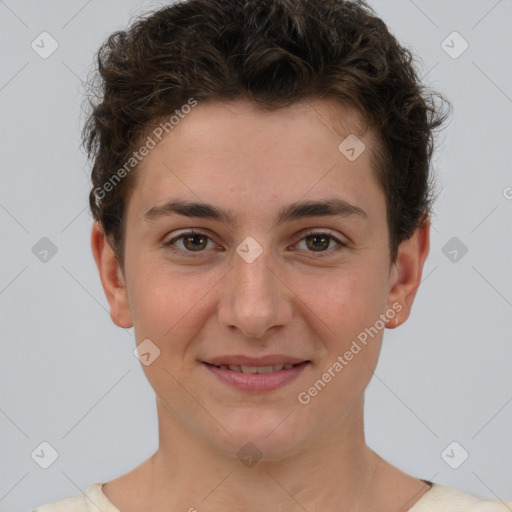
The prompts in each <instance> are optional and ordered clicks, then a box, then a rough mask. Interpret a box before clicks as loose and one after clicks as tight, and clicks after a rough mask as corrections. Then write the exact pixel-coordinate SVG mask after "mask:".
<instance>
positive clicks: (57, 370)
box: [0, 0, 512, 512]
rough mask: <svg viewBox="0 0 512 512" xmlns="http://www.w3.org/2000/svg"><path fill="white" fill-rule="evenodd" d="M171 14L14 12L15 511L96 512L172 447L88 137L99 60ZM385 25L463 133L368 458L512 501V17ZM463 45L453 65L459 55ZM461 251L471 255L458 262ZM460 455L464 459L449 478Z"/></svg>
mask: <svg viewBox="0 0 512 512" xmlns="http://www.w3.org/2000/svg"><path fill="white" fill-rule="evenodd" d="M162 4H163V2H149V1H146V2H142V1H134V0H130V1H126V0H124V1H121V0H108V1H103V2H100V1H99V0H89V1H88V2H87V1H84V0H73V1H64V0H53V1H38V2H36V1H35V0H32V1H28V0H26V1H16V0H5V1H3V0H0V38H1V48H2V51H1V55H0V59H1V63H0V73H1V75H0V109H1V114H0V115H1V120H2V134H1V138H0V141H1V155H2V161H1V173H2V186H1V188H0V223H1V232H2V241H3V242H2V243H1V244H0V253H1V274H0V311H1V325H0V332H1V336H2V338H1V343H2V345H1V357H0V390H1V397H0V429H1V436H0V446H1V455H0V457H1V461H0V471H1V473H0V511H14V512H16V511H22V510H28V509H30V508H31V507H35V506H36V505H41V504H43V503H47V502H49V501H52V500H55V499H58V498H62V497H65V496H71V495H76V494H79V493H80V492H82V491H83V490H85V489H86V488H87V487H88V486H89V484H90V483H92V482H94V481H107V480H110V479H112V478H114V477H116V476H118V475H120V474H123V473H126V472H127V471H129V470H131V469H133V468H134V467H135V466H137V465H139V464H140V463H141V462H142V461H143V460H145V459H146V458H148V457H149V456H150V455H151V454H152V453H153V452H154V451H155V450H156V448H157V445H158V437H157V421H156V408H155V401H154V394H153V391H152V389H151V388H150V386H149V384H148V383H147V381H146V379H145V377H144V374H143V372H142V370H141V367H140V363H139V361H138V360H137V359H136V358H135V357H134V355H133V353H132V350H133V349H134V347H135V340H134V339H133V334H132V330H126V331H125V330H123V329H120V328H118V327H116V326H115V325H114V324H113V323H112V322H111V320H110V317H109V314H108V305H107V301H106V299H105V297H104V294H103V290H102V288H101V285H100V280H99V277H98V274H97V270H96V267H95V264H94V261H93V258H92V254H91V250H90V245H89V239H90V227H91V223H92V219H91V216H90V214H89V212H88V208H87V194H88V191H89V178H88V174H87V172H88V166H87V162H86V160H85V156H84V155H83V153H82V152H81V151H80V150H79V135H80V127H81V123H82V119H83V116H82V115H81V113H80V109H81V101H82V99H83V98H82V96H81V87H82V83H81V80H83V79H84V78H85V77H86V76H87V72H88V69H89V66H90V64H91V62H92V59H93V55H94V52H95V51H96V49H97V48H98V47H99V45H100V43H101V42H102V41H103V40H104V38H105V37H106V36H107V35H108V34H110V33H111V32H112V31H114V30H116V29H121V28H123V27H125V26H126V25H127V23H128V22H129V20H130V19H131V17H132V16H133V15H136V14H139V13H142V12H144V11H146V10H147V9H149V8H152V7H156V6H158V5H162ZM371 5H373V6H374V7H375V9H376V10H377V13H378V14H379V15H380V16H381V17H382V18H383V19H384V21H385V22H386V23H387V24H388V26H389V27H390V29H391V31H392V32H394V33H395V34H397V35H398V37H399V39H400V41H401V42H403V43H404V44H406V45H407V46H409V47H410V48H411V49H412V51H413V52H414V53H415V54H417V55H419V56H420V57H421V60H420V61H419V66H420V69H421V70H422V75H424V76H425V81H426V82H427V84H428V85H430V86H432V87H434V88H436V89H438V90H440V91H442V92H443V93H445V94H446V95H447V96H448V97H449V98H450V99H451V101H452V102H453V105H454V115H453V117H452V120H451V123H450V125H449V126H448V128H447V129H446V130H445V131H444V132H443V134H442V135H441V137H440V139H439V143H440V147H439V150H438V151H437V153H436V157H435V162H434V168H435V169H436V170H437V173H438V181H439V185H438V190H440V191H441V193H440V196H439V199H438V202H437V206H436V209H435V212H436V214H435V217H434V219H433V228H434V229H433V231H432V247H431V253H430V256H429V258H428V260H427V263H426V268H425V271H424V282H423V284H422V286H421V288H420V291H419V293H418V296H417V299H416V304H415V307H414V308H413V312H412V316H411V318H410V319H409V320H408V322H407V323H406V324H405V325H404V326H402V327H400V328H399V329H397V330H396V331H386V335H385V343H384V347H383V351H382V357H381V360H380V362H379V365H378V367H377V371H376V375H375V377H374V379H373V381H372V383H371V384H370V387H369V389H368V392H367V399H366V404H367V407H366V435H367V441H368V444H369V445H370V447H372V448H373V449H374V450H375V451H377V452H378V453H379V454H381V455H382V456H383V457H384V458H386V459H388V460H389V461H390V462H391V463H393V464H395V465H396V466H398V467H399V468H401V469H402V470H404V471H406V472H409V473H411V474H413V475H415V476H417V477H420V478H425V479H433V480H434V481H436V482H439V483H443V484H446V485H451V486H454V487H458V488H460V489H462V490H465V491H466V492H470V493H473V494H476V495H479V496H481V497H487V498H495V497H497V496H498V497H501V498H503V499H511V498H512V471H511V461H512V440H511V432H512V428H511V427H512V404H511V402H512V372H511V362H512V342H511V341H512V340H511V334H512V314H511V313H512V271H511V261H512V237H511V236H510V234H511V233H512V229H511V228H512V200H511V199H510V198H511V197H512V188H507V187H512V173H511V171H510V147H511V144H512V142H511V140H510V139H511V135H512V132H511V128H510V118H511V115H512V77H511V63H512V55H511V54H512V36H511V30H510V24H511V21H512V2H511V1H510V0H501V1H496V0H485V1H484V0H478V1H476V0H473V1H462V0H458V1H451V2H444V1H441V0H435V1H434V0H429V1H426V0H424V1H420V0H416V1H415V2H413V1H412V0H395V1H389V0H387V1H385V2H384V1H383V0H380V1H377V0H375V1H373V2H371ZM43 31H47V32H49V33H50V34H51V36H52V37H53V38H54V39H55V40H56V41H57V42H58V45H59V46H58V49H57V50H56V51H55V52H54V53H53V54H52V55H51V56H49V57H48V58H47V59H43V58H41V57H40V56H39V55H38V54H37V53H36V52H35V51H34V50H33V49H32V48H31V42H32V41H33V40H35V39H36V38H37V37H38V35H39V34H40V33H41V32H43ZM453 31H457V32H459V33H460V34H461V36H462V37H463V38H464V39H465V40H466V41H467V42H468V44H469V47H468V49H467V50H466V51H465V52H464V53H462V54H461V55H460V56H458V58H453V56H450V55H448V53H446V51H445V50H444V49H443V47H442V46H441V43H442V41H443V40H445V39H446V38H447V36H449V34H451V33H452V32H453ZM38 40H40V39H36V42H37V41H38ZM451 40H453V43H452V42H451ZM447 41H448V44H449V45H450V46H452V47H453V48H452V49H451V50H450V51H451V52H452V54H453V52H458V51H459V50H460V49H461V48H462V46H461V43H462V42H461V41H460V40H457V39H453V36H451V38H448V40H447ZM47 43H48V42H47ZM45 48H46V49H48V48H49V43H48V44H45ZM507 197H508V198H507ZM43 237H47V238H48V239H50V240H51V242H52V243H53V244H54V245H55V246H56V248H57V253H56V254H55V255H53V256H51V253H49V254H48V256H47V261H46V262H43V261H40V259H39V257H42V255H41V254H40V255H39V257H36V254H34V252H33V250H32V248H33V247H34V246H35V245H36V244H37V243H38V241H39V240H40V239H41V238H43ZM452 237H457V238H458V240H459V241H456V242H455V243H456V244H458V245H459V247H458V248H457V247H456V246H453V247H452V246H451V245H449V246H448V248H447V249H445V251H444V252H443V247H445V245H446V244H447V243H448V241H449V240H450V239H451V238H452ZM452 243H453V242H452ZM461 243H463V244H464V245H465V246H466V247H467V249H468V251H467V253H466V254H465V255H463V256H462V257H461V254H462V252H461V250H460V244H461ZM38 247H39V246H36V248H38ZM454 247H455V249H456V250H457V251H458V252H457V258H458V261H451V259H450V258H452V259H453V257H454V254H455V253H453V252H452V254H450V251H453V248H454ZM35 252H36V253H37V251H35ZM445 253H446V255H445ZM43 441H46V442H48V443H50V444H51V445H52V446H53V447H54V448H55V450H56V451H57V452H58V454H59V456H58V458H57V460H56V461H55V462H54V463H53V464H52V465H51V466H50V467H49V468H48V469H42V468H41V467H40V466H39V465H38V464H37V463H36V462H35V461H34V460H33V458H32V457H31V453H32V452H33V451H34V450H35V449H36V448H37V447H38V446H39V445H40V443H41V442H43ZM453 441H456V442H457V443H459V445H460V446H459V445H456V446H455V448H454V449H453V451H452V450H451V448H450V449H448V451H447V452H445V453H447V454H448V456H446V455H445V457H444V459H443V457H442V455H441V454H442V452H443V451H444V450H445V448H446V447H447V446H448V445H449V444H450V443H452V442H453ZM452 448H453V447H452ZM462 449H464V450H466V451H467V452H468V453H469V458H468V459H467V460H466V461H465V462H464V463H463V464H462V465H460V466H459V467H458V468H457V469H453V468H452V467H450V465H448V463H447V462H446V461H445V460H447V461H449V462H450V463H451V464H452V465H455V464H456V463H457V462H460V460H461V457H462V454H463V452H462ZM46 453H48V452H46Z"/></svg>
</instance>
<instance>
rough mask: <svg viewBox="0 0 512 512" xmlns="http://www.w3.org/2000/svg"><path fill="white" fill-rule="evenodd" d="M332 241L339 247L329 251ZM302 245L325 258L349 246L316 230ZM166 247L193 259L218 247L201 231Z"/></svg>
mask: <svg viewBox="0 0 512 512" xmlns="http://www.w3.org/2000/svg"><path fill="white" fill-rule="evenodd" d="M332 241H334V242H335V243H336V244H337V247H335V248H332V249H329V247H330V246H331V242H332ZM177 242H179V243H181V244H182V246H181V247H180V246H179V245H177ZM209 243H210V244H211V245H210V246H208V244H209ZM301 243H305V247H306V249H302V250H306V252H310V253H311V252H313V253H318V256H320V257H323V256H324V254H323V253H328V254H327V255H331V254H332V252H337V251H338V250H340V249H341V248H342V247H346V246H347V244H346V243H343V242H342V241H341V240H339V239H338V238H336V237H335V236H333V235H331V234H330V233H328V232H325V231H315V230H309V231H307V232H306V233H304V234H303V237H302V238H301V240H300V241H299V244H297V245H300V244H301ZM164 245H165V246H166V247H168V248H169V249H170V250H171V251H172V252H174V253H176V254H179V255H182V256H191V257H194V254H193V253H200V252H205V250H206V249H213V248H215V246H216V245H215V243H214V242H213V241H212V240H211V239H210V237H209V236H208V235H206V234H204V233H201V232H200V231H186V232H184V233H181V234H180V235H178V236H175V237H174V238H172V239H170V240H169V241H167V242H165V243H164Z"/></svg>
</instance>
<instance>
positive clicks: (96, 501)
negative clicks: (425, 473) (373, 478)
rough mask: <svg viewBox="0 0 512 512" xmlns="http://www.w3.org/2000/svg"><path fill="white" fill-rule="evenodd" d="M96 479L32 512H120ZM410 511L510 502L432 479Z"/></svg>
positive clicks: (505, 511) (490, 508) (508, 505)
mask: <svg viewBox="0 0 512 512" xmlns="http://www.w3.org/2000/svg"><path fill="white" fill-rule="evenodd" d="M102 486H103V484H102V483H99V482H96V483H93V484H91V485H90V486H89V488H88V489H87V490H86V491H85V493H84V494H80V495H78V496H73V497H72V498H64V499H61V500H58V501H53V502H52V503H48V504H47V505H43V506H42V507H38V508H36V509H35V510H33V511H32V512H98V510H101V512H121V511H120V510H119V509H118V508H116V507H115V506H114V505H113V504H112V503H111V502H110V501H109V500H108V499H107V497H106V496H105V495H104V494H103V491H102V490H101V488H102ZM409 512H512V502H511V501H506V502H503V501H500V500H481V499H479V498H477V497H475V496H472V495H471V494H467V493H465V492H462V491H459V490H457V489H454V488H452V487H447V486H444V485H441V484H437V483H435V482H433V483H432V488H431V489H430V490H429V491H427V492H426V493H425V494H424V495H423V496H422V497H421V498H420V500H419V501H417V502H416V504H415V505H414V506H413V507H412V508H411V509H409Z"/></svg>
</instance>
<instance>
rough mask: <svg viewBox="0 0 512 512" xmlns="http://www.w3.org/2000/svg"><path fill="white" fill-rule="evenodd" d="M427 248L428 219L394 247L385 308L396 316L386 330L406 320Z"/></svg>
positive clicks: (419, 281) (426, 254) (428, 237)
mask: <svg viewBox="0 0 512 512" xmlns="http://www.w3.org/2000/svg"><path fill="white" fill-rule="evenodd" d="M429 249H430V220H429V219H426V220H425V221H424V223H423V224H422V225H421V226H420V227H418V228H417V229H416V231H415V232H414V233H413V235H412V236H411V237H410V238H409V239H408V240H404V241H403V242H402V243H401V244H400V246H399V248H398V256H397V260H396V263H395V265H394V266H393V269H392V271H391V273H390V283H389V284H390V291H389V295H388V308H393V309H394V310H395V311H396V315H395V316H394V318H393V319H391V320H389V322H388V323H387V325H386V327H388V328H389V329H394V328H395V327H397V326H398V325H400V324H402V323H404V322H405V321H406V320H407V318H408V317H409V315H410V313H411V309H412V305H413V302H414V298H415V297H416V293H417V291H418V288H419V285H420V283H421V276H422V272H423V266H424V264H425V260H426V259H427V256H428V252H429Z"/></svg>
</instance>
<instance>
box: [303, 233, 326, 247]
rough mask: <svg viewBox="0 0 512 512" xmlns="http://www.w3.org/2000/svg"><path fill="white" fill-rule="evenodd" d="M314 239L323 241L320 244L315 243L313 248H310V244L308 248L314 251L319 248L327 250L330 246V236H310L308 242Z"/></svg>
mask: <svg viewBox="0 0 512 512" xmlns="http://www.w3.org/2000/svg"><path fill="white" fill-rule="evenodd" d="M312 239H321V240H322V242H320V243H316V242H313V245H312V247H311V246H309V244H308V246H309V247H310V248H313V249H314V250H316V249H318V248H320V249H326V248H327V247H328V246H329V237H328V236H324V235H310V236H309V237H308V240H312Z"/></svg>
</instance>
